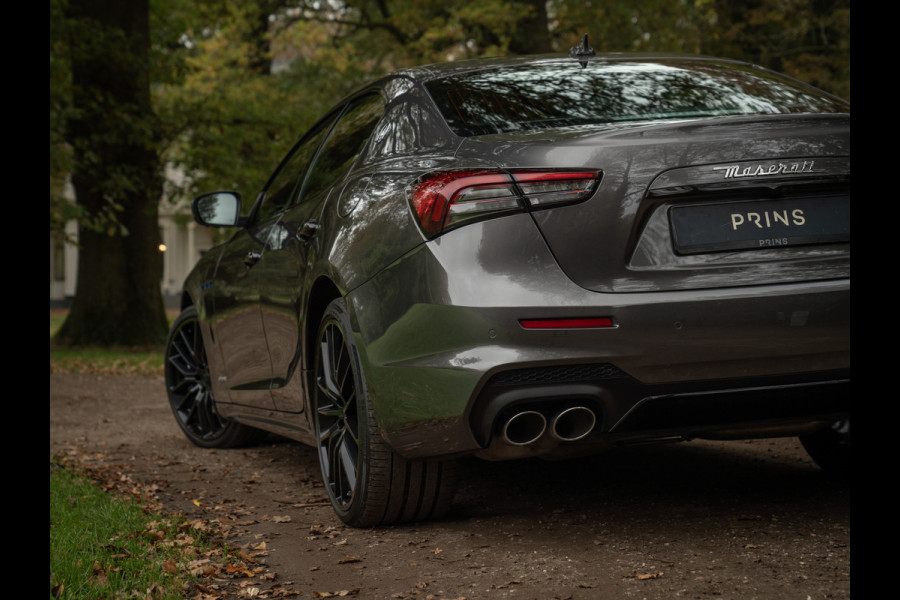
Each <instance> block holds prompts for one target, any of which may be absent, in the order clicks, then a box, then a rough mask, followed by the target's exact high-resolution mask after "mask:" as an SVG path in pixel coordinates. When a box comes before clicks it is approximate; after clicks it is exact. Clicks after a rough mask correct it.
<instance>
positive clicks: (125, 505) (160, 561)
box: [50, 462, 193, 599]
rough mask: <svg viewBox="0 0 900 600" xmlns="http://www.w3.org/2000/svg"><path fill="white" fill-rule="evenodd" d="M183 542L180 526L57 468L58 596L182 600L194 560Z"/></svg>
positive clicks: (53, 548) (54, 564)
mask: <svg viewBox="0 0 900 600" xmlns="http://www.w3.org/2000/svg"><path fill="white" fill-rule="evenodd" d="M178 537H179V533H178V523H174V522H169V521H163V520H157V518H156V517H155V516H154V515H152V514H147V513H145V512H144V510H143V509H142V507H141V506H140V505H139V504H137V503H136V502H134V501H131V500H127V499H116V498H113V497H112V496H110V495H109V494H106V493H105V492H103V491H102V490H100V489H99V488H97V487H96V486H95V485H94V484H93V483H92V482H90V480H88V479H87V478H86V477H84V476H82V475H81V474H79V473H77V472H74V471H71V470H69V469H66V468H62V467H60V466H59V465H58V464H56V463H54V462H51V463H50V587H51V590H50V592H51V596H53V597H55V598H60V599H66V598H131V597H134V595H137V596H139V597H142V598H143V597H152V598H160V599H162V598H172V599H174V598H182V597H183V592H182V585H183V583H184V581H185V576H184V574H185V573H186V572H187V569H186V563H187V561H188V560H189V559H190V558H192V557H191V556H190V555H189V554H188V553H186V552H185V551H184V550H183V549H182V548H184V547H185V545H184V544H183V543H178V544H176V543H175V540H176V538H178ZM178 541H179V542H181V540H178ZM190 551H191V552H192V551H193V548H190Z"/></svg>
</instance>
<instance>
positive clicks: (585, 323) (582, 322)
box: [519, 317, 615, 329]
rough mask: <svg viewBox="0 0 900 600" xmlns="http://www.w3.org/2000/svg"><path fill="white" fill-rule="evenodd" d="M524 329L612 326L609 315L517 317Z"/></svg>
mask: <svg viewBox="0 0 900 600" xmlns="http://www.w3.org/2000/svg"><path fill="white" fill-rule="evenodd" d="M519 325H521V326H522V327H524V328H525V329H596V328H601V327H614V326H615V325H614V323H613V320H612V319H610V318H609V317H586V318H578V319H519Z"/></svg>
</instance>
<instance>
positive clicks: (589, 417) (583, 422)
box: [550, 406, 597, 442]
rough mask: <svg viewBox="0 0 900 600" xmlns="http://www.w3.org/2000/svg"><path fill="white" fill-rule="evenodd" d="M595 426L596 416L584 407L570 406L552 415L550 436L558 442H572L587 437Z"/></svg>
mask: <svg viewBox="0 0 900 600" xmlns="http://www.w3.org/2000/svg"><path fill="white" fill-rule="evenodd" d="M596 424H597V415H595V414H594V411H592V410H591V409H589V408H587V407H585V406H572V407H571V408H567V409H565V410H563V411H560V412H558V413H556V415H554V417H553V418H552V419H551V421H550V435H551V436H553V439H555V440H559V441H560V442H574V441H576V440H580V439H581V438H583V437H585V436H587V434H589V433H590V432H591V431H593V429H594V426H595V425H596Z"/></svg>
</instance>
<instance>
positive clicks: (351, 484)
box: [312, 298, 456, 527]
mask: <svg viewBox="0 0 900 600" xmlns="http://www.w3.org/2000/svg"><path fill="white" fill-rule="evenodd" d="M313 373H314V375H315V380H314V381H313V382H312V384H313V385H312V395H313V398H312V410H313V417H314V421H315V434H316V450H317V452H318V455H319V466H320V467H321V469H322V478H323V480H324V482H325V488H326V490H327V491H328V497H329V499H330V500H331V505H332V508H334V511H335V513H336V514H337V515H338V517H340V518H341V520H342V521H344V523H346V524H348V525H351V526H353V527H373V526H375V525H386V524H389V523H397V522H405V521H415V520H423V519H432V518H437V517H440V516H442V515H443V514H444V513H446V512H447V510H449V509H450V507H451V505H452V502H453V491H454V485H455V480H456V463H455V462H454V461H442V460H406V459H404V458H403V457H401V456H400V455H398V454H397V453H396V452H394V451H393V449H392V448H391V447H390V446H389V445H388V443H387V442H386V441H385V439H384V438H383V437H382V435H381V431H380V429H379V427H378V423H377V420H376V418H375V412H374V410H373V408H372V406H371V402H370V399H369V394H368V390H367V388H366V383H365V379H364V378H363V371H362V367H361V366H360V359H359V353H358V351H357V348H356V345H355V341H354V338H353V329H352V327H351V325H350V317H349V316H348V314H347V309H346V307H345V305H344V301H343V299H341V298H338V299H337V300H334V301H333V302H332V303H331V304H329V305H328V308H327V309H326V311H325V316H324V317H323V318H322V321H321V325H320V327H319V333H318V336H317V337H316V346H315V367H314V370H313Z"/></svg>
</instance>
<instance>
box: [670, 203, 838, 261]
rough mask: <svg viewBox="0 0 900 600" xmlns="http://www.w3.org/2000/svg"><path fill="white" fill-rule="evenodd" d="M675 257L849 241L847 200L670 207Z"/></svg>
mask: <svg viewBox="0 0 900 600" xmlns="http://www.w3.org/2000/svg"><path fill="white" fill-rule="evenodd" d="M669 222H670V224H671V227H672V239H673V242H674V246H675V252H676V253H678V254H701V253H705V252H721V251H724V250H755V249H765V248H775V247H779V246H801V245H809V244H833V243H838V242H849V241H850V197H849V196H826V197H816V198H795V199H791V200H784V199H780V200H754V201H748V202H721V203H710V204H692V205H680V206H673V207H671V208H670V209H669Z"/></svg>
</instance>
